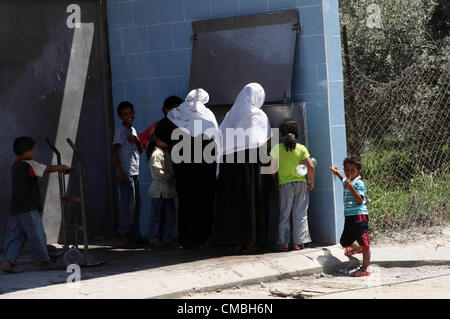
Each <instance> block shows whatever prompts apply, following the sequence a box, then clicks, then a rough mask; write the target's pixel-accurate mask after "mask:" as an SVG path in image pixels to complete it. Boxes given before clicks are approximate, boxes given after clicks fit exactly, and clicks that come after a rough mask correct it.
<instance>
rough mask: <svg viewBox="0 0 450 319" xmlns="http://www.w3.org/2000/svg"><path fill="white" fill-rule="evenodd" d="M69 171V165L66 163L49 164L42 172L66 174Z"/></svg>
mask: <svg viewBox="0 0 450 319" xmlns="http://www.w3.org/2000/svg"><path fill="white" fill-rule="evenodd" d="M69 171H70V167H69V166H67V165H49V166H47V167H46V169H45V171H44V174H50V173H53V172H63V173H64V174H68V173H69Z"/></svg>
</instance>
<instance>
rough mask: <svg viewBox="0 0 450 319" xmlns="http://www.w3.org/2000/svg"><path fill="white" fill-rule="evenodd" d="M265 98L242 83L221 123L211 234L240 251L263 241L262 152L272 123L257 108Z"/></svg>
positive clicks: (259, 88)
mask: <svg viewBox="0 0 450 319" xmlns="http://www.w3.org/2000/svg"><path fill="white" fill-rule="evenodd" d="M264 98H265V92H264V89H263V88H262V86H261V85H259V84H258V83H250V84H248V85H246V86H245V87H244V88H243V89H242V90H241V92H240V93H239V95H238V97H237V98H236V101H235V102H234V104H233V106H232V108H231V109H230V111H229V112H228V113H227V115H226V116H225V118H224V120H223V122H222V124H221V125H220V130H221V132H222V139H223V144H222V152H221V155H222V156H221V158H220V164H219V173H218V186H217V188H218V190H217V203H216V222H215V237H216V241H217V242H218V243H221V244H233V245H235V247H236V249H238V250H239V251H241V250H246V251H256V248H257V245H258V244H260V245H265V244H267V235H268V234H267V218H268V213H267V212H268V210H267V198H268V190H267V187H266V185H265V178H264V176H263V175H262V174H261V167H262V166H263V165H264V164H263V163H262V161H261V158H260V155H261V153H263V152H264V153H267V150H266V143H267V142H268V140H269V139H270V137H271V127H270V123H269V119H268V117H267V115H266V114H265V113H264V111H262V110H261V107H262V105H263V104H264ZM230 130H238V131H239V130H240V131H241V133H244V135H246V136H238V137H237V138H234V137H233V134H230V133H232V132H231V131H230ZM227 133H228V134H227ZM236 133H237V132H236ZM237 134H238V135H239V133H237ZM231 137H233V138H231ZM252 152H253V153H252ZM251 155H253V156H251ZM255 155H256V156H255ZM242 159H243V162H238V161H239V160H242ZM252 159H255V161H253V160H252Z"/></svg>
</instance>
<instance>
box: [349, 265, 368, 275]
mask: <svg viewBox="0 0 450 319" xmlns="http://www.w3.org/2000/svg"><path fill="white" fill-rule="evenodd" d="M350 275H351V276H352V277H365V276H370V272H369V271H367V269H364V268H363V267H360V268H359V269H358V270H356V271H354V272H352V273H351V274H350Z"/></svg>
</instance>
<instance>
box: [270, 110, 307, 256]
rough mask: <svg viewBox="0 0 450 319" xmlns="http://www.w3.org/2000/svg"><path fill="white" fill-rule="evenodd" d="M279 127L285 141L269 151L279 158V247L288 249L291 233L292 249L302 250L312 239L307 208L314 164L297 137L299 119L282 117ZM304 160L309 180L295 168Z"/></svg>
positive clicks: (281, 136) (283, 249)
mask: <svg viewBox="0 0 450 319" xmlns="http://www.w3.org/2000/svg"><path fill="white" fill-rule="evenodd" d="M279 128H280V139H281V141H282V143H281V144H277V145H275V146H274V147H273V149H272V151H271V152H270V155H271V156H272V157H273V158H274V159H276V160H278V185H279V188H278V189H279V195H280V220H279V224H278V237H277V244H278V245H279V246H278V247H277V249H276V250H277V251H288V250H289V242H290V239H291V235H292V243H293V245H292V249H294V250H300V249H303V248H304V244H306V243H309V242H311V238H310V235H309V228H308V216H307V211H308V205H309V194H308V191H311V190H312V189H313V188H314V165H313V163H312V162H311V159H310V158H309V152H308V150H307V149H306V147H305V146H304V145H302V144H300V143H297V142H296V141H295V139H296V138H297V137H298V125H297V122H296V121H295V120H292V119H287V120H283V121H282V122H281V123H280V126H279ZM273 162H274V161H273ZM302 162H303V163H305V165H306V167H307V168H308V175H309V180H308V181H306V178H305V176H300V175H298V174H297V172H296V167H297V165H299V164H300V163H302ZM272 165H274V164H272ZM291 219H292V228H293V229H292V231H291Z"/></svg>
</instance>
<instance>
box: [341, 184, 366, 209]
mask: <svg viewBox="0 0 450 319" xmlns="http://www.w3.org/2000/svg"><path fill="white" fill-rule="evenodd" d="M345 188H347V189H348V190H349V191H350V193H352V195H353V198H354V199H355V201H356V202H357V203H358V204H359V205H361V204H362V203H364V198H362V196H361V195H359V194H358V192H357V191H356V189H355V188H354V187H353V183H352V181H351V180H347V183H346V184H345Z"/></svg>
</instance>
